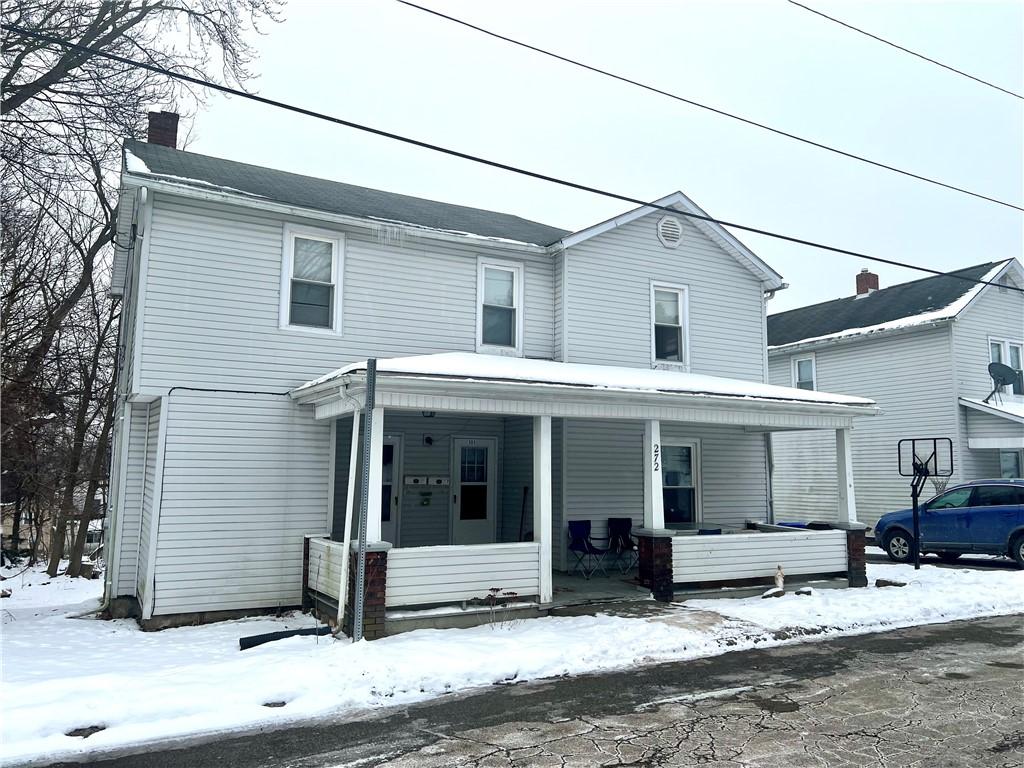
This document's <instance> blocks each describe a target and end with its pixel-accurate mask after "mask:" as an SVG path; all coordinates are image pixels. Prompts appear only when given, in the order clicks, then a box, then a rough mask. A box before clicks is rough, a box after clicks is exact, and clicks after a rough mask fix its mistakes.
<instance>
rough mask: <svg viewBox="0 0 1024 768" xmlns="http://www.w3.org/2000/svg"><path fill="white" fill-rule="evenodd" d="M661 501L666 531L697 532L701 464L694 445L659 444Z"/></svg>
mask: <svg viewBox="0 0 1024 768" xmlns="http://www.w3.org/2000/svg"><path fill="white" fill-rule="evenodd" d="M661 464H662V466H661V498H662V504H663V508H664V510H665V527H666V528H696V527H697V525H698V524H699V523H700V493H699V490H698V474H699V471H700V464H699V461H698V455H697V444H696V443H662V445H661Z"/></svg>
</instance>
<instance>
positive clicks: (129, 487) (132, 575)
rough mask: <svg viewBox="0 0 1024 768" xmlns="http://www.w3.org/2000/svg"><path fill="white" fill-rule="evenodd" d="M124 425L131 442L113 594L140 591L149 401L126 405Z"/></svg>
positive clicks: (119, 511)
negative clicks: (140, 555)
mask: <svg viewBox="0 0 1024 768" xmlns="http://www.w3.org/2000/svg"><path fill="white" fill-rule="evenodd" d="M123 424H124V425H125V426H124V427H123V428H122V431H121V432H120V435H121V439H126V440H127V441H128V446H127V447H128V450H127V457H126V461H125V467H124V472H125V477H124V496H123V498H121V499H120V500H119V503H118V506H117V509H116V513H117V515H118V521H117V525H118V526H120V528H121V530H120V534H119V538H120V549H119V551H118V557H119V558H120V562H119V565H118V572H117V584H115V585H114V596H115V597H117V596H120V595H131V596H134V595H136V594H137V592H138V581H139V577H138V563H139V543H140V542H139V539H140V528H141V524H142V495H143V483H144V479H145V474H146V430H147V428H148V425H149V406H148V405H147V404H146V403H128V404H126V406H125V418H124V422H123Z"/></svg>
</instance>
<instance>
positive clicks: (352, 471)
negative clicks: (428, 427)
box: [338, 408, 360, 626]
mask: <svg viewBox="0 0 1024 768" xmlns="http://www.w3.org/2000/svg"><path fill="white" fill-rule="evenodd" d="M359 414H360V411H359V409H358V408H357V409H356V410H354V411H352V441H351V443H349V449H348V487H347V488H346V490H345V530H344V532H343V533H342V535H341V540H342V541H343V542H344V551H345V552H346V553H347V552H348V551H349V550H350V549H351V544H352V516H353V515H354V514H355V512H356V489H357V488H358V487H359V474H358V470H359ZM349 560H351V558H350V557H347V556H346V557H344V558H342V560H341V587H340V592H339V594H342V595H348V563H349ZM344 619H345V600H338V625H339V626H340V625H341V624H342V622H343V621H344Z"/></svg>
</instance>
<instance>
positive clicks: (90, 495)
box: [67, 385, 115, 577]
mask: <svg viewBox="0 0 1024 768" xmlns="http://www.w3.org/2000/svg"><path fill="white" fill-rule="evenodd" d="M114 391H115V388H114V387H113V385H111V386H109V387H107V391H106V397H107V405H106V408H105V409H104V411H103V428H102V430H101V431H100V437H99V440H98V441H97V443H96V450H95V451H94V452H93V456H92V467H91V468H90V471H89V485H88V487H87V488H86V491H85V504H84V505H83V506H84V510H83V512H82V518H81V523H80V524H79V526H78V532H77V534H76V535H75V542H74V544H73V545H72V547H71V554H70V556H69V558H70V561H71V562H69V563H68V571H67V575H68V576H72V577H77V576H79V575H80V574H81V572H82V555H83V554H84V553H85V545H86V540H87V539H88V536H89V523H91V522H92V521H93V519H96V518H98V517H99V516H98V515H96V491H97V490H98V489H99V485H100V477H102V476H103V473H104V471H105V465H106V461H107V446H108V445H109V443H110V429H111V427H112V426H113V423H114Z"/></svg>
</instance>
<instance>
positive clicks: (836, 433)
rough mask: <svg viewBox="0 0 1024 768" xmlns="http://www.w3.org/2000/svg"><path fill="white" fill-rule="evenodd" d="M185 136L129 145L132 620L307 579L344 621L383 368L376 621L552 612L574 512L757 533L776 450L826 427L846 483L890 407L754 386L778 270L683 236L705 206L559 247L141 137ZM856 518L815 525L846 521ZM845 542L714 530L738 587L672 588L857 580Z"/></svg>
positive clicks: (223, 603) (121, 253)
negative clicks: (401, 609) (852, 438)
mask: <svg viewBox="0 0 1024 768" xmlns="http://www.w3.org/2000/svg"><path fill="white" fill-rule="evenodd" d="M154 118H155V119H156V120H157V121H160V122H166V121H167V120H168V119H169V118H170V115H168V114H167V113H159V114H156V115H151V120H153V119H154ZM175 119H176V118H175ZM165 128H166V126H165ZM168 133H170V134H171V135H172V138H171V139H170V140H169V141H168V142H167V143H168V144H171V146H161V145H159V144H156V143H148V144H147V143H141V142H134V141H129V142H126V145H125V163H124V168H123V172H122V189H121V203H120V210H121V211H122V213H121V215H120V216H119V219H118V237H117V240H116V246H117V247H116V254H115V262H114V272H113V274H114V277H113V286H112V291H113V292H114V294H115V295H118V296H121V297H123V302H124V308H123V312H122V331H121V350H120V351H121V355H120V369H119V378H118V382H119V386H118V400H117V414H118V421H117V425H118V427H117V432H116V436H115V447H114V452H113V453H114V460H113V470H112V481H111V489H112V498H111V504H110V508H111V513H110V521H111V522H110V525H109V526H108V529H107V531H108V537H109V541H108V544H107V551H108V552H109V562H110V569H109V572H108V574H107V598H108V600H110V601H111V604H112V605H113V606H115V607H118V609H119V610H124V609H125V607H126V606H136V607H137V609H138V611H139V612H140V615H141V617H142V619H143V621H144V622H152V623H153V625H157V624H159V623H160V622H159V621H157V620H159V619H161V617H163V623H169V622H171V621H178V620H192V619H193V618H216V617H218V616H226V615H230V614H231V612H238V611H250V610H255V609H273V608H278V607H285V606H294V605H298V604H299V603H300V602H301V601H302V599H303V584H304V577H305V580H306V581H309V582H311V583H315V584H317V585H320V584H321V583H324V584H326V586H324V587H323V589H321V590H320V591H322V592H324V593H327V594H329V595H331V596H332V597H334V598H336V599H339V600H341V598H340V595H339V592H340V590H341V587H340V584H341V577H340V576H339V574H338V573H336V572H335V571H334V570H333V569H334V568H335V566H337V565H338V563H337V562H336V560H337V557H339V555H338V554H337V550H339V549H340V547H341V545H340V544H336V543H335V542H337V541H340V540H342V539H344V537H345V533H346V526H345V520H346V517H352V512H353V509H354V507H355V506H356V505H357V504H358V501H357V494H356V486H357V485H358V483H357V482H356V481H355V478H358V476H359V461H358V460H357V459H358V456H359V455H361V450H360V446H359V440H358V435H359V434H360V432H361V430H357V431H355V439H353V437H354V435H353V432H354V430H353V426H357V427H358V426H359V425H360V424H361V423H363V420H364V419H365V416H366V411H365V407H364V406H365V397H366V386H365V378H366V368H367V364H366V362H365V361H367V360H368V359H369V358H375V359H378V360H379V361H380V363H379V369H380V373H379V376H378V380H377V396H376V402H375V405H376V407H375V408H374V410H373V412H372V414H373V417H374V418H373V422H372V423H373V432H372V439H371V441H370V455H371V462H372V463H371V465H370V468H369V476H370V484H369V487H370V491H369V496H370V501H369V504H368V507H367V508H368V509H369V510H370V515H369V523H368V527H367V534H368V539H369V541H370V543H371V544H372V545H375V546H376V548H377V549H378V550H379V549H386V548H387V547H386V545H379V543H380V542H386V543H388V544H389V545H390V553H389V555H388V564H387V568H388V571H387V605H388V607H394V606H420V605H430V604H437V603H444V602H450V601H465V600H468V599H472V598H473V597H482V596H485V595H486V593H487V589H488V588H489V587H493V586H501V587H503V588H505V589H510V590H514V591H515V592H517V593H518V595H520V596H521V597H523V596H525V597H532V598H533V599H535V600H536V601H537V602H538V603H539V604H541V605H543V604H545V603H547V602H549V601H550V600H551V592H552V586H551V582H552V571H553V570H565V569H566V568H567V567H568V566H569V565H570V564H571V560H570V558H569V553H567V547H566V539H567V536H566V531H567V526H568V523H569V522H570V521H573V520H590V521H591V522H592V524H593V528H594V533H595V534H597V535H603V534H604V532H605V528H606V521H607V520H608V518H612V517H628V518H630V519H631V520H632V521H633V524H634V527H640V526H645V527H646V528H647V529H649V530H651V531H654V532H665V531H666V530H669V529H685V530H687V531H689V532H693V533H696V530H697V529H699V528H705V529H708V528H710V529H719V528H722V529H725V530H729V529H737V530H738V529H742V528H743V527H744V525H745V523H746V521H748V520H757V521H767V520H769V518H770V512H769V508H770V501H769V483H768V464H767V458H768V452H767V435H768V434H769V433H770V432H771V431H772V430H776V429H793V428H804V429H819V430H824V431H825V432H827V438H828V441H829V443H830V446H831V448H830V449H829V452H828V455H829V456H830V457H831V456H835V455H836V452H837V451H838V454H839V456H840V458H841V459H842V460H840V461H839V462H838V464H837V462H836V461H834V460H833V461H831V463H830V466H831V471H832V472H833V473H836V475H837V477H838V482H839V484H840V485H841V486H842V487H843V488H849V489H850V490H851V491H852V478H851V477H850V465H849V451H848V447H849V431H850V427H851V425H852V423H853V419H854V417H855V416H859V415H865V414H872V413H874V412H875V410H876V409H875V406H874V404H873V403H872V402H871V401H870V400H867V399H864V398H860V397H856V396H849V395H831V394H828V393H826V392H821V391H813V392H812V391H806V390H802V389H797V388H792V387H789V386H785V387H773V386H770V385H768V384H767V380H768V369H767V366H768V363H767V357H766V354H765V346H766V338H765V333H766V331H765V300H766V296H770V295H771V294H772V293H774V292H775V291H777V290H779V289H780V288H782V287H784V284H783V282H782V279H781V277H780V276H779V275H778V274H777V273H775V272H774V271H773V270H772V269H771V268H770V267H768V266H767V265H766V264H765V263H764V262H762V261H761V260H760V259H759V258H758V257H757V256H756V255H754V254H753V253H752V252H751V251H750V250H749V249H748V248H746V247H745V246H744V245H743V244H741V243H740V242H738V241H737V240H736V239H735V238H734V237H733V236H732V235H731V234H729V233H728V232H727V231H725V230H724V229H722V228H721V227H718V226H716V225H711V224H708V223H706V222H702V221H699V220H696V219H688V218H687V217H686V216H685V215H683V214H684V213H687V212H691V213H700V209H699V208H697V207H696V205H694V204H693V203H692V202H691V201H690V200H689V199H688V198H687V197H686V196H685V195H683V194H682V193H679V192H677V193H674V194H672V195H669V196H667V197H666V198H664V199H662V200H660V201H658V202H657V204H658V205H663V206H671V207H673V208H674V209H675V210H678V211H679V215H672V214H671V213H666V212H665V211H663V210H659V209H655V208H650V207H643V208H639V209H637V210H633V211H630V212H627V213H625V214H623V215H622V216H619V217H617V218H615V219H612V220H609V221H606V222H604V223H601V224H598V225H595V226H593V227H590V228H588V229H585V230H583V231H580V232H568V231H565V230H560V229H556V228H554V227H549V226H546V225H543V224H538V223H536V222H531V221H526V220H524V219H520V218H518V217H515V216H510V215H506V214H501V213H493V212H489V211H483V210H478V209H473V208H466V207H462V206H458V205H451V204H447V203H439V202H433V201H428V200H421V199H417V198H412V197H407V196H404V195H398V194H393V193H389V192H382V191H377V190H372V189H366V188H362V187H355V186H351V185H347V184H340V183H335V182H330V181H324V180H320V179H314V178H309V177H305V176H298V175H295V174H290V173H284V172H281V171H275V170H269V169H266V168H260V167H256V166H251V165H245V164H242V163H237V162H232V161H227V160H220V159H216V158H211V157H205V156H202V155H197V154H192V153H188V152H182V151H178V150H176V149H174V148H173V131H170V132H168V131H167V130H166V129H165V130H163V131H162V132H161V131H160V130H157V131H156V132H155V133H151V141H152V140H153V137H154V136H155V137H157V138H159V137H160V136H161V135H164V136H166V135H168ZM350 478H352V480H350ZM853 501H854V500H853V498H852V493H851V494H848V495H845V496H843V497H842V498H841V499H837V498H836V497H834V496H833V497H832V498H831V499H830V500H827V501H826V500H824V499H823V501H822V506H821V508H820V509H819V510H818V515H817V516H819V517H825V516H830V515H831V516H832V517H837V516H838V517H839V518H840V519H843V518H848V517H849V516H850V515H851V514H852V510H853ZM829 505H830V506H829ZM837 533H838V534H839V535H840V536H841V535H842V532H836V531H831V532H829V536H826V537H824V538H820V539H815V538H813V536H812V538H810V539H808V538H806V536H808V535H811V534H800V536H803V537H804V538H799V539H792V540H790V539H786V538H784V537H785V536H788V535H795V534H778V535H777V536H776V537H775V538H773V539H772V542H774V543H769V544H764V541H763V540H764V538H771V537H761V538H760V539H758V538H757V535H756V534H751V535H750V536H754V537H755V539H756V540H755V541H754V543H753V544H750V543H749V542H748V539H749V538H750V536H746V535H739V536H732V537H730V536H724V535H723V536H719V537H717V539H718V540H721V539H729V541H730V543H731V544H732V547H733V548H732V549H730V550H729V552H730V554H729V557H730V558H733V559H732V560H730V561H729V562H728V563H727V564H726V566H727V567H725V566H723V564H722V563H721V562H719V563H718V564H717V566H715V567H711V566H712V565H714V564H713V563H712V564H710V565H709V566H708V567H706V568H704V567H700V568H698V567H697V566H695V565H694V564H695V563H699V562H704V561H702V560H692V561H690V562H689V563H688V567H689V570H688V571H685V573H686V574H688V575H686V576H685V578H686V579H687V580H692V579H693V578H694V572H695V568H696V570H697V571H699V573H698V574H697V575H698V576H700V577H702V578H701V579H700V580H706V581H716V580H721V579H723V578H727V577H728V576H730V575H732V576H737V575H738V576H747V577H762V576H770V575H771V574H773V573H774V571H775V567H776V563H777V562H783V563H784V564H786V568H787V571H788V572H791V573H801V572H804V573H811V572H822V571H824V572H836V571H846V569H847V568H846V566H847V562H846V559H845V557H846V555H845V549H844V548H843V547H842V545H841V544H840V546H839V549H838V550H837V549H836V541H837V539H836V536H835V535H834V534H837ZM329 534H333V541H332V540H329V539H326V538H316V539H313V540H311V541H310V540H307V539H306V537H307V535H317V536H320V537H322V536H325V535H329ZM653 535H654V534H652V536H653ZM701 538H702V540H705V539H706V540H707V541H708V542H711V539H712V538H713V537H711V536H706V537H701ZM789 541H792V542H793V544H792V546H790V545H789V544H787V542H789ZM758 542H760V544H759V543H758ZM304 543H305V545H306V547H307V548H308V547H312V548H313V550H314V552H313V555H307V556H305V557H304V555H303V547H304ZM713 543H714V542H712V543H709V544H707V545H705V546H703V547H702V548H701V549H700V554H699V557H701V558H705V559H707V558H711V557H712V555H711V554H709V553H712V554H713V552H714V551H717V550H716V549H715V546H712V544H713ZM378 545H379V546H378ZM680 546H682V545H680ZM744 547H747V548H748V549H744ZM759 547H760V548H759ZM764 547H767V549H764ZM773 547H774V549H773ZM737 548H738V549H737ZM801 548H803V549H801ZM776 550H782V552H781V553H780V552H778V551H776ZM329 551H334V555H333V556H332V557H334V559H333V560H332V559H331V558H327V559H326V560H324V559H322V558H323V556H324V555H323V553H325V552H329ZM679 551H680V552H682V549H679ZM722 551H725V550H722ZM801 552H803V554H801ZM737 553H739V554H737ZM787 553H788V554H787ZM314 556H315V557H316V558H317V559H316V563H314V562H313V561H312V559H311V558H312V557H314ZM780 557H781V558H782V559H781V560H780V559H779V558H780ZM801 558H803V559H801ZM342 559H343V558H342ZM659 562H661V560H659ZM677 562H679V561H678V560H677ZM321 564H322V565H323V568H322V569H321V567H320V566H321ZM716 567H717V568H718V570H716V569H715V568H716ZM723 568H724V570H723ZM682 574H684V570H679V571H678V573H676V574H675V575H676V577H678V578H677V579H676V580H682V579H683V578H684V577H683V575H682ZM671 576H672V574H669V581H670V582H671V580H672V579H671ZM669 586H671V584H670V585H669ZM381 599H383V596H382V598H381ZM197 614H201V615H202V616H201V617H200V616H197ZM190 617H191V618H190Z"/></svg>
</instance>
